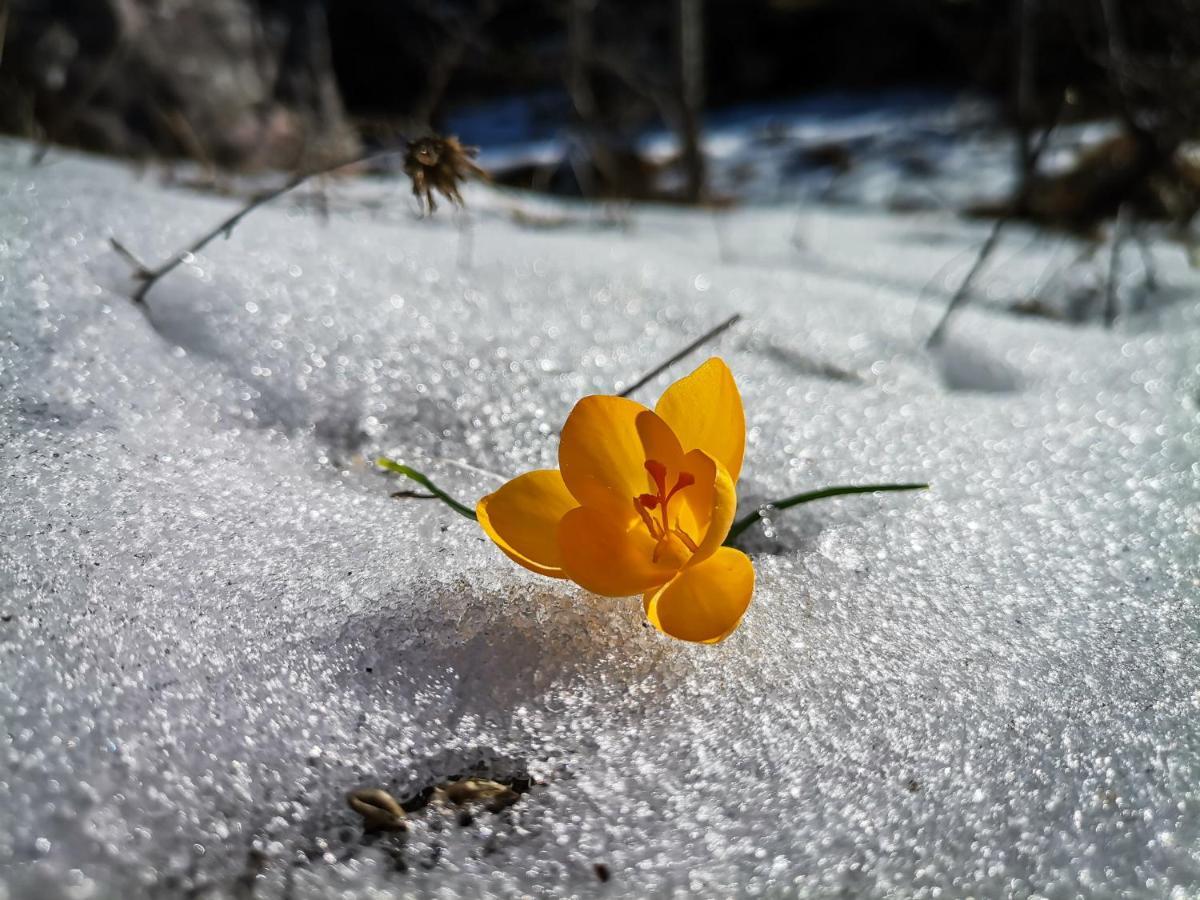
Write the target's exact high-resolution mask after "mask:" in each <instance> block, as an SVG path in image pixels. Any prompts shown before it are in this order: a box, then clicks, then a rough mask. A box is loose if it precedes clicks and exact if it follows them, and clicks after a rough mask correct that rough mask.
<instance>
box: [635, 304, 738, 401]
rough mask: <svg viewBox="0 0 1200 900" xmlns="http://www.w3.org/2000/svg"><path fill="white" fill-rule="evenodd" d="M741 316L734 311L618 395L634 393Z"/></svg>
mask: <svg viewBox="0 0 1200 900" xmlns="http://www.w3.org/2000/svg"><path fill="white" fill-rule="evenodd" d="M741 318H742V314H741V313H734V314H733V315H732V316H730V317H729V318H728V319H726V320H725V321H724V322H722V323H721V324H720V325H718V326H717V327H716V328H714V329H712V330H711V331H706V332H705V333H704V334H702V335H700V337H698V338H696V340H694V341H692V342H691V343H690V344H688V345H687V346H686V347H684V348H683V349H682V350H680V351H679V352H678V353H676V354H675V355H674V356H672V357H671V358H670V359H668V360H667V361H666V362H663V363H661V364H659V365H657V366H655V367H654V368H653V369H651V370H650V371H649V372H647V373H646V374H645V375H643V376H642V377H641V378H639V379H638V380H637V381H635V382H634V383H633V384H631V385H630V386H629V387H627V388H625V390H623V391H621V393H619V394H618V395H617V396H618V397H628V396H629V395H630V394H632V393H633V392H634V391H636V390H637V389H638V388H640V387H642V386H643V385H645V384H647V383H649V382H650V381H651V380H652V379H653V378H654V377H655V376H657V375H660V374H661V373H663V372H665V371H666V370H667V369H669V368H671V366H673V365H675V363H677V362H679V361H680V360H681V359H683V358H684V357H685V356H687V355H688V354H689V353H692V352H694V351H695V350H698V349H699V348H700V347H702V346H704V345H705V344H707V343H708V342H709V341H711V340H713V339H714V338H716V337H719V336H720V335H722V334H724V333H725V332H726V331H727V330H728V329H730V328H732V327H733V326H734V325H736V324H737V323H738V321H739V320H740V319H741Z"/></svg>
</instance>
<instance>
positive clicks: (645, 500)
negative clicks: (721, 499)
mask: <svg viewBox="0 0 1200 900" xmlns="http://www.w3.org/2000/svg"><path fill="white" fill-rule="evenodd" d="M646 471H647V472H649V473H650V478H651V479H652V480H653V481H654V485H655V487H656V488H657V492H656V493H653V494H639V495H638V496H637V497H634V498H633V505H634V508H635V509H637V511H638V515H639V516H641V517H642V521H643V522H645V523H646V527H647V528H648V529H649V530H650V534H651V536H652V537H654V538H655V539H656V540H657V541H658V544H657V545H656V546H655V548H654V557H653V560H654V562H658V559H659V557H660V556H661V555H662V552H663V549H664V548H666V547H667V546H668V545H669V544H670V543H671V537H672V536H674V537H677V538H679V540H681V541H682V542H683V543H684V545H685V546H686V547H687V548H688V549H689V550H691V551H692V552H693V553H695V552H696V550H697V545H696V542H695V541H694V540H692V538H691V536H690V535H688V534H687V533H686V532H685V531H684V530H683V529H682V528H680V527H679V517H678V516H676V517H675V522H674V524H672V523H671V518H670V515H669V513H668V511H667V509H668V507H669V506H670V504H671V498H672V497H674V496H675V495H676V494H677V493H679V492H680V491H682V490H683V489H684V488H685V487H690V486H691V485H693V484H695V483H696V476H694V475H692V474H691V473H690V472H680V473H679V477H678V478H676V479H675V486H674V487H672V488H671V490H669V491H668V490H667V467H666V466H664V465H663V464H662V463H660V462H659V461H658V460H656V459H648V460H646ZM652 509H657V510H658V511H659V521H657V522H656V521H655V520H654V517H653V516H652V515H650V510H652Z"/></svg>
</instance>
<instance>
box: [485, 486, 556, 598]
mask: <svg viewBox="0 0 1200 900" xmlns="http://www.w3.org/2000/svg"><path fill="white" fill-rule="evenodd" d="M577 506H579V503H578V501H576V499H575V498H574V497H573V496H571V492H570V491H568V490H567V486H566V484H565V483H563V479H562V475H561V474H560V473H559V471H558V470H557V469H540V470H538V471H536V472H526V473H525V474H524V475H520V476H518V477H516V478H514V479H513V480H512V481H510V482H508V483H507V484H505V485H504V486H503V487H501V488H500V489H499V490H498V491H496V492H495V493H492V494H488V495H487V496H486V497H484V498H483V499H482V500H480V501H479V503H478V505H477V506H476V507H475V515H476V516H478V517H479V524H480V525H482V526H483V530H484V531H486V532H487V535H488V537H490V538H491V539H492V540H493V541H495V542H496V544H497V546H499V548H500V549H501V550H503V551H504V552H505V553H506V554H507V555H508V556H509V557H510V558H511V559H512V560H513V561H515V562H518V563H520V564H521V565H523V566H524V567H525V568H527V569H531V570H533V571H534V572H537V573H538V574H539V575H549V576H551V577H553V578H565V577H566V575H564V574H563V570H562V553H561V551H560V550H559V545H558V524H559V522H561V521H562V518H563V516H564V515H566V513H567V512H568V511H570V510H572V509H574V508H576V507H577Z"/></svg>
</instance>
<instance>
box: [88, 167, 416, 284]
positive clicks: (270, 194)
mask: <svg viewBox="0 0 1200 900" xmlns="http://www.w3.org/2000/svg"><path fill="white" fill-rule="evenodd" d="M395 152H397V151H396V150H383V151H376V152H373V153H367V154H364V155H362V156H358V157H356V158H354V159H349V160H343V161H341V162H337V163H334V164H333V165H330V166H324V167H322V168H319V169H313V170H309V171H306V172H301V173H299V174H296V175H293V176H292V177H291V178H289V179H288V180H287V181H285V182H284V183H283V184H281V185H280V186H279V187H277V188H272V189H271V190H269V191H264V192H263V193H261V194H258V195H256V196H255V197H253V198H251V200H250V201H249V202H248V203H246V204H245V205H244V206H242V207H241V209H239V210H238V211H237V212H235V213H234V214H233V215H231V216H229V217H228V218H226V219H224V220H222V221H221V222H220V223H219V224H218V225H217V226H216V227H214V228H212V229H210V230H209V231H207V232H205V233H204V234H203V235H202V236H201V237H199V238H197V239H196V240H195V241H193V242H192V243H191V244H189V245H188V246H186V247H184V248H183V249H182V250H178V251H176V252H175V253H174V254H172V255H171V256H170V258H168V259H167V261H166V262H164V263H162V264H161V265H158V266H154V267H150V266H147V265H145V264H144V263H142V262H141V261H140V260H139V259H138V258H137V257H136V256H134V255H133V253H131V252H130V251H129V249H128V248H126V247H125V246H124V245H123V244H122V243H121V242H120V241H118V240H117V239H116V238H110V239H109V242H110V243H111V244H112V248H113V249H114V250H115V251H116V252H117V253H119V254H120V255H121V256H122V257H123V258H124V259H125V261H126V262H128V263H129V264H130V265H131V266H132V267H133V270H134V277H135V278H137V280H138V281H140V282H141V284H140V285H139V286H138V289H137V290H136V291H135V292H134V294H133V297H132V298H131V299H132V300H133V302H134V303H137V304H142V303H145V302H146V294H148V293H149V292H150V289H151V288H152V287H154V285H155V284H157V283H158V282H159V281H160V280H161V279H162V278H163V277H164V276H166V275H168V274H170V273H171V272H172V271H174V269H175V268H176V267H177V266H179V264H180V263H182V262H183V261H184V260H185V259H187V258H188V257H189V256H191V255H192V254H194V253H199V252H200V251H201V250H203V249H204V248H205V247H207V246H208V245H209V244H210V243H211V242H212V241H213V240H215V239H216V238H217V237H218V236H219V235H224V236H225V237H226V238H228V237H229V236H230V235H231V234H233V229H234V228H236V227H237V226H238V223H240V222H241V221H242V219H244V218H245V217H246V216H248V215H249V214H250V213H252V212H254V210H256V209H258V208H259V207H260V206H265V205H266V204H268V203H270V202H271V201H272V200H274V199H276V198H277V197H281V196H283V195H284V194H286V193H287V192H288V191H291V190H293V189H295V188H297V187H299V186H300V185H302V184H304V182H306V181H308V179H310V178H312V177H313V176H315V175H324V174H327V173H330V172H336V171H337V170H338V169H344V168H345V167H346V166H352V165H356V164H358V163H363V162H368V161H370V160H373V159H377V158H379V157H382V156H387V155H389V154H392V153H395Z"/></svg>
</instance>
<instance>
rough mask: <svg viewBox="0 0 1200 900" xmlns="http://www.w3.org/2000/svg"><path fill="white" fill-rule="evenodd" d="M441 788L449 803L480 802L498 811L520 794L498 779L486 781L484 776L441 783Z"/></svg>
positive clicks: (461, 804)
mask: <svg viewBox="0 0 1200 900" xmlns="http://www.w3.org/2000/svg"><path fill="white" fill-rule="evenodd" d="M441 790H442V792H443V793H444V794H445V797H446V799H447V800H449V801H450V802H451V803H454V804H456V805H458V806H463V805H465V804H467V803H481V804H483V805H484V806H485V807H487V809H489V810H490V811H492V812H499V811H500V810H502V809H505V808H507V807H509V806H512V805H513V804H514V803H516V802H517V801H518V800H520V799H521V795H520V794H518V793H517V792H516V791H514V790H513V789H512V788H510V787H508V786H507V785H504V784H500V783H499V782H498V781H488V780H487V779H486V778H464V779H462V780H461V781H451V782H449V783H447V784H444V785H442V788H441Z"/></svg>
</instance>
